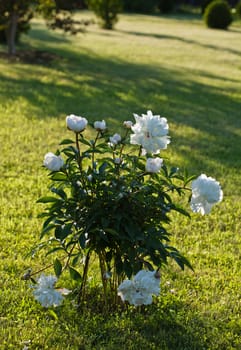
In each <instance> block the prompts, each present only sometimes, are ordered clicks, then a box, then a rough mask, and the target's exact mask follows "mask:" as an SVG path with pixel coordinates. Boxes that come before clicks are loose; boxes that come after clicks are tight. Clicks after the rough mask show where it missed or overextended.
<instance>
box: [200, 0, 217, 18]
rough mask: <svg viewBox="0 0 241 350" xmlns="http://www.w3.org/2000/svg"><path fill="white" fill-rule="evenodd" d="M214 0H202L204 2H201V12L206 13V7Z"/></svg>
mask: <svg viewBox="0 0 241 350" xmlns="http://www.w3.org/2000/svg"><path fill="white" fill-rule="evenodd" d="M213 1H214V0H203V1H202V4H201V12H202V15H204V12H205V10H206V7H207V6H208V5H209V4H211V2H213Z"/></svg>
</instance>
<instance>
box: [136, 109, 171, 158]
mask: <svg viewBox="0 0 241 350" xmlns="http://www.w3.org/2000/svg"><path fill="white" fill-rule="evenodd" d="M134 117H135V120H136V124H134V125H133V126H132V128H131V129H132V131H133V133H134V134H132V135H131V137H130V143H131V144H134V145H141V146H142V148H144V150H145V151H146V153H151V154H157V153H159V152H160V150H161V149H165V148H167V145H168V144H169V143H170V137H169V136H167V134H168V129H169V127H168V124H167V120H166V118H161V117H160V116H159V115H153V114H152V112H151V111H147V114H142V116H139V115H137V114H134Z"/></svg>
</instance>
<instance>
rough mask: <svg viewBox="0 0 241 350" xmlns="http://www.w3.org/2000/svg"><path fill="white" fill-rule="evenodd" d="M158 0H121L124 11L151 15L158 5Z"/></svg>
mask: <svg viewBox="0 0 241 350" xmlns="http://www.w3.org/2000/svg"><path fill="white" fill-rule="evenodd" d="M158 2H159V1H158V0H149V1H145V0H123V6H124V9H125V10H126V11H131V12H140V13H151V12H153V11H154V10H155V8H156V7H157V5H158Z"/></svg>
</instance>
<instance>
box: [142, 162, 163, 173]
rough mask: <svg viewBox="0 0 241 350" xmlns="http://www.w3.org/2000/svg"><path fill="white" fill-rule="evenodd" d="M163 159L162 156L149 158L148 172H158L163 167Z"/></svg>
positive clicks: (147, 163)
mask: <svg viewBox="0 0 241 350" xmlns="http://www.w3.org/2000/svg"><path fill="white" fill-rule="evenodd" d="M162 163H163V159H161V158H147V160H146V171H147V172H148V173H158V172H159V170H160V169H161V167H162Z"/></svg>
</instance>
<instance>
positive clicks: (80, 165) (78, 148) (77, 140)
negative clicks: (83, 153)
mask: <svg viewBox="0 0 241 350" xmlns="http://www.w3.org/2000/svg"><path fill="white" fill-rule="evenodd" d="M78 135H79V134H78V133H77V132H76V133H75V143H76V148H77V150H78V154H77V163H78V166H79V170H80V172H81V171H82V164H81V157H80V146H79V138H78Z"/></svg>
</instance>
